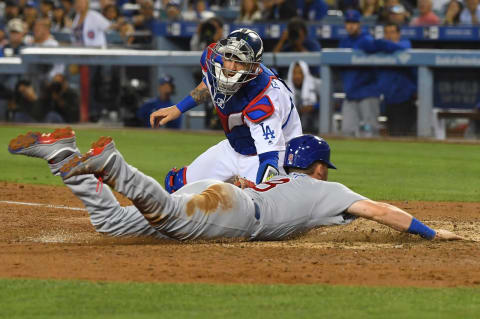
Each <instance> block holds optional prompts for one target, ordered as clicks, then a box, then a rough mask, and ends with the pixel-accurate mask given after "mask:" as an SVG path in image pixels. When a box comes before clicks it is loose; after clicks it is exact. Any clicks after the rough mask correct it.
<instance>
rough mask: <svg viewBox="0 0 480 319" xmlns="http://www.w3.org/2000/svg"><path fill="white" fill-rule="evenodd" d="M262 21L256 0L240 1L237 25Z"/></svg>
mask: <svg viewBox="0 0 480 319" xmlns="http://www.w3.org/2000/svg"><path fill="white" fill-rule="evenodd" d="M260 20H262V12H261V11H260V8H259V6H258V0H242V3H241V5H240V16H238V18H237V20H236V22H238V23H254V22H257V21H260Z"/></svg>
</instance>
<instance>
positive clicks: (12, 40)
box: [3, 18, 25, 57]
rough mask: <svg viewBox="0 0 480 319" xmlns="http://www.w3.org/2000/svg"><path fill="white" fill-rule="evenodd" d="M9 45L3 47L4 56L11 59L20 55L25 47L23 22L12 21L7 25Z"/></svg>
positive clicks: (18, 20) (16, 19)
mask: <svg viewBox="0 0 480 319" xmlns="http://www.w3.org/2000/svg"><path fill="white" fill-rule="evenodd" d="M7 32H8V43H7V44H6V45H5V46H4V47H3V56H6V57H10V56H16V55H19V54H20V49H21V48H23V47H24V46H25V43H24V41H23V40H24V37H25V24H24V23H23V21H22V20H20V19H18V18H15V19H11V20H10V21H9V22H8V25H7Z"/></svg>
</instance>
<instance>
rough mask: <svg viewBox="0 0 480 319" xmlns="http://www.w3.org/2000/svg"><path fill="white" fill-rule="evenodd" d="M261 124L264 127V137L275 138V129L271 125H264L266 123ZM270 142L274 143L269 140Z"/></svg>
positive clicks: (266, 138)
mask: <svg viewBox="0 0 480 319" xmlns="http://www.w3.org/2000/svg"><path fill="white" fill-rule="evenodd" d="M260 126H261V127H262V131H263V137H265V140H268V139H274V138H275V131H274V130H272V129H271V128H270V126H268V125H267V126H264V123H263V122H262V123H260ZM268 143H269V144H272V143H273V142H272V141H269V142H268Z"/></svg>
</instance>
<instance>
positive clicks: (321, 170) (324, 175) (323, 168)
mask: <svg viewBox="0 0 480 319" xmlns="http://www.w3.org/2000/svg"><path fill="white" fill-rule="evenodd" d="M312 177H313V178H316V179H318V180H321V181H326V180H328V166H327V164H325V163H323V162H319V163H318V165H317V166H316V167H315V171H314V172H313V175H312Z"/></svg>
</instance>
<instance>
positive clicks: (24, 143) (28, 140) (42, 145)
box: [8, 127, 78, 161]
mask: <svg viewBox="0 0 480 319" xmlns="http://www.w3.org/2000/svg"><path fill="white" fill-rule="evenodd" d="M8 151H9V152H10V153H12V154H14V155H17V154H21V155H26V156H31V157H38V158H43V159H45V160H47V161H49V160H51V159H53V158H54V157H55V156H57V155H59V154H60V153H62V152H70V153H75V152H78V148H77V145H76V143H75V132H74V131H73V130H72V128H70V127H66V128H60V129H56V130H55V131H53V132H52V133H40V132H28V133H27V134H25V135H19V136H17V137H16V138H14V139H12V140H11V141H10V143H9V144H8Z"/></svg>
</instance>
